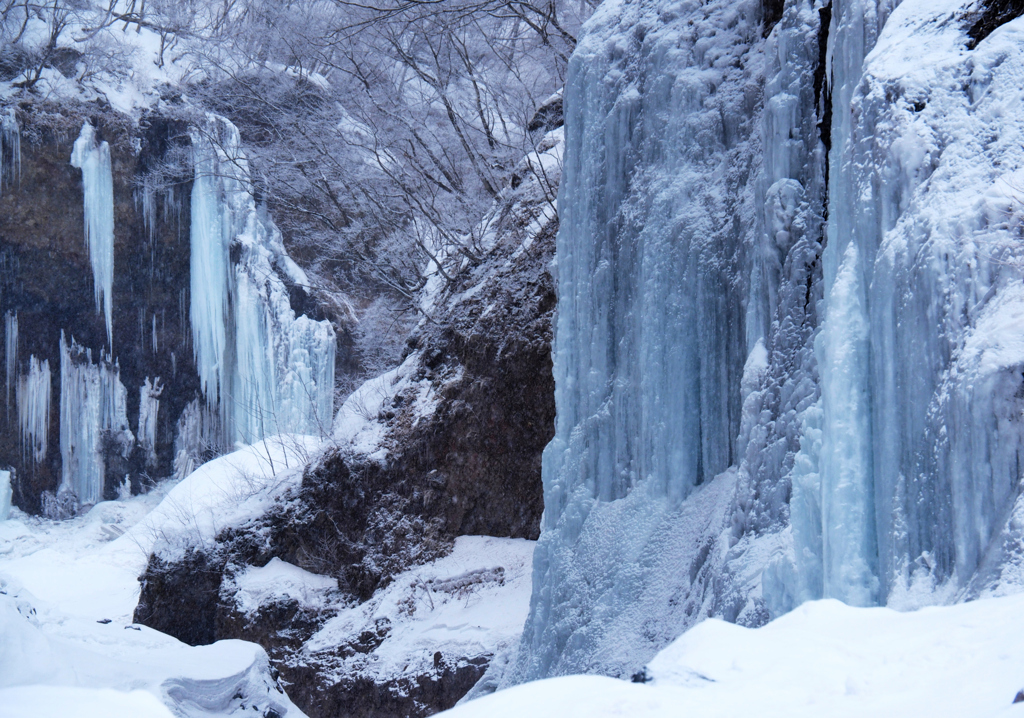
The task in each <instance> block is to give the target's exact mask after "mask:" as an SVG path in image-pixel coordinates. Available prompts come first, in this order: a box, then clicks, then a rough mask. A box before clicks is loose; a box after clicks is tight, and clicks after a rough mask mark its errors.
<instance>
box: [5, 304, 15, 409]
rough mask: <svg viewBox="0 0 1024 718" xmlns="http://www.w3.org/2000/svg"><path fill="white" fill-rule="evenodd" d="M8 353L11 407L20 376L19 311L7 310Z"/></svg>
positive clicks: (6, 355) (8, 384) (9, 403)
mask: <svg viewBox="0 0 1024 718" xmlns="http://www.w3.org/2000/svg"><path fill="white" fill-rule="evenodd" d="M5 320H6V321H5V324H6V329H7V331H6V354H5V356H4V359H5V362H6V365H5V368H6V370H7V408H8V410H10V408H11V390H12V389H16V387H15V380H16V378H17V376H18V313H17V312H7V315H6V317H5Z"/></svg>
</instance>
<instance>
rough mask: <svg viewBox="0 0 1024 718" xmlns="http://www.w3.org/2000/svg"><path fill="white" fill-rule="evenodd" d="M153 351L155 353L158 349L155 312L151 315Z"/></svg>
mask: <svg viewBox="0 0 1024 718" xmlns="http://www.w3.org/2000/svg"><path fill="white" fill-rule="evenodd" d="M152 347H153V353H154V354H156V353H157V352H158V351H159V350H160V344H159V343H158V342H157V339H156V314H154V315H153V343H152Z"/></svg>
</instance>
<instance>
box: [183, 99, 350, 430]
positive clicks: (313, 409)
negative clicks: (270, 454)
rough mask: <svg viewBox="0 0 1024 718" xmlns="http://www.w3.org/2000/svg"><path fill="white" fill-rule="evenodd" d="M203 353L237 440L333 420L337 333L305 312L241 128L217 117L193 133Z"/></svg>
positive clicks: (211, 388)
mask: <svg viewBox="0 0 1024 718" xmlns="http://www.w3.org/2000/svg"><path fill="white" fill-rule="evenodd" d="M192 146H193V156H194V165H195V180H194V183H193V189H192V234H191V248H192V249H191V251H192V260H191V261H192V265H191V269H192V275H191V289H192V291H191V311H190V319H191V324H192V339H193V351H194V354H195V358H196V365H197V367H198V372H199V377H200V382H201V385H202V390H203V394H204V396H205V398H206V401H207V403H209V404H210V405H213V406H218V407H219V416H220V419H221V422H222V424H223V427H224V429H223V431H224V437H225V439H226V440H227V441H228V442H231V443H233V442H236V441H242V442H245V443H250V442H253V441H257V440H259V439H261V438H263V437H265V436H269V435H272V434H277V433H282V432H296V433H304V434H316V435H323V434H325V433H326V432H327V431H328V430H329V427H330V423H331V420H332V418H333V393H334V357H335V336H334V330H333V328H332V327H331V326H330V323H329V322H326V321H322V322H314V321H312V320H309V319H308V318H306V317H296V316H295V313H294V311H293V310H292V308H291V305H290V302H289V299H288V291H287V288H286V287H285V285H284V282H283V281H282V280H281V278H280V277H279V276H278V273H277V267H278V266H280V265H283V266H285V267H288V268H294V270H295V271H301V270H298V269H297V267H294V262H291V260H290V259H289V258H288V257H287V254H286V253H285V250H284V246H283V244H282V240H281V234H280V232H279V231H278V229H277V227H276V226H274V224H273V222H272V221H271V220H270V219H269V218H268V217H267V216H266V214H265V212H261V211H259V210H258V209H257V207H256V203H255V200H254V199H253V195H252V188H251V182H250V179H249V170H248V162H247V160H246V158H245V155H244V153H243V152H242V150H241V148H240V140H239V136H238V130H237V129H236V128H235V127H234V125H232V124H231V123H230V122H228V121H227V120H225V119H223V118H221V117H216V116H210V117H208V119H207V121H206V123H205V124H204V125H203V126H201V127H195V128H194V129H193V131H192Z"/></svg>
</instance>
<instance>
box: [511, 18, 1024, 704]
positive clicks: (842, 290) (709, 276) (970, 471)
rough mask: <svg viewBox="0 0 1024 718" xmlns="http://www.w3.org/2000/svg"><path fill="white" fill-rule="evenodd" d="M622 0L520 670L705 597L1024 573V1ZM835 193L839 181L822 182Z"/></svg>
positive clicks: (637, 630) (580, 81) (775, 605)
mask: <svg viewBox="0 0 1024 718" xmlns="http://www.w3.org/2000/svg"><path fill="white" fill-rule="evenodd" d="M982 11H983V10H982V9H980V6H977V5H975V4H971V3H967V2H965V3H960V2H957V0H951V1H950V2H947V3H934V2H927V1H926V0H903V2H902V3H900V2H897V0H834V1H833V2H823V1H822V0H788V1H787V2H785V4H784V7H783V11H782V14H781V17H780V18H778V19H777V23H776V24H775V25H774V26H771V27H767V26H766V24H765V18H764V8H763V6H762V4H761V3H758V2H738V3H737V2H727V1H726V0H709V2H705V3H700V4H696V3H694V4H690V5H686V6H680V5H678V4H676V3H670V2H661V3H659V2H651V3H630V2H625V1H624V0H620V1H606V2H604V3H603V4H602V5H601V7H600V8H599V9H598V11H597V12H596V13H595V15H594V16H593V18H592V19H591V20H590V21H589V23H588V24H587V26H586V28H585V31H584V32H583V34H582V36H581V38H580V42H579V45H578V47H577V50H576V53H575V55H574V56H573V59H572V61H571V63H570V69H569V77H568V81H567V87H566V94H565V112H566V140H567V145H566V159H565V170H564V174H563V184H562V186H561V188H560V194H559V215H560V229H559V234H558V240H557V269H558V292H559V299H558V302H559V303H558V314H557V325H556V332H555V343H554V373H555V381H556V406H557V418H556V428H555V437H554V439H553V441H552V442H551V443H550V445H549V446H548V447H547V449H546V451H545V454H544V466H543V478H544V490H545V514H544V521H543V526H542V535H541V538H540V541H539V543H538V547H537V551H536V555H535V563H534V594H533V599H532V603H531V611H530V616H529V618H528V620H527V624H526V628H525V631H524V634H523V640H522V643H521V645H520V648H519V652H518V654H517V658H516V661H515V662H514V664H513V665H512V667H511V668H510V669H509V670H508V671H507V672H506V674H505V676H504V677H503V679H502V681H503V682H504V683H505V684H508V683H513V682H518V681H522V680H527V679H533V678H540V677H544V676H549V675H555V674H562V673H569V672H593V671H599V672H604V673H609V674H613V675H620V676H629V675H630V674H631V672H632V671H635V670H637V669H638V668H639V667H640V666H642V665H643V663H644V661H645V660H646V659H647V658H649V657H650V656H652V655H654V653H655V652H656V651H657V650H658V649H660V648H661V647H662V646H664V645H666V644H667V643H668V641H669V640H671V639H672V638H674V637H675V636H677V635H678V634H679V633H681V632H682V631H684V630H686V629H687V628H688V627H689V626H692V625H693V624H694V623H695V622H696V621H699V620H702V619H703V618H704V617H707V616H717V617H721V618H724V619H726V620H729V621H735V622H737V623H740V624H743V625H760V624H762V623H764V622H765V621H767V620H769V618H771V617H773V616H777V615H779V614H780V613H783V612H785V611H788V610H791V609H792V608H793V607H795V606H796V605H797V604H799V603H800V602H802V601H805V600H808V599H814V598H821V597H834V598H839V599H841V600H843V601H845V602H847V603H851V604H855V605H875V604H888V605H891V606H896V607H900V608H909V607H914V606H919V605H922V604H927V603H937V602H948V601H952V600H957V599H961V598H964V597H971V596H978V595H986V594H991V593H999V592H1006V591H1012V590H1022V589H1024V571H1022V570H1021V569H1020V566H1021V565H1024V560H1022V558H1021V557H1022V555H1024V528H1022V527H1024V518H1022V517H1024V499H1018V497H1019V495H1020V493H1021V478H1022V476H1021V470H1020V466H1021V460H1020V459H1021V451H1022V449H1024V421H1022V419H1021V417H1022V416H1024V398H1022V397H1024V378H1022V377H1024V338H1022V336H1024V335H1022V333H1021V327H1022V326H1024V284H1022V281H1021V279H1022V276H1024V250H1022V249H1021V246H1022V245H1021V242H1020V236H1021V234H1020V233H1021V228H1022V227H1024V189H1022V188H1024V128H1022V126H1021V124H1020V123H1019V122H1016V121H1014V120H1011V119H1009V118H1018V117H1024V95H1022V94H1021V92H1020V87H1022V86H1024V84H1022V83H1024V54H1022V53H1021V52H1020V49H1021V47H1024V18H1018V19H1015V20H1009V21H1006V22H1005V23H1004V24H1003V25H1001V26H998V27H996V28H995V30H994V31H992V32H991V34H990V35H988V36H987V37H985V38H984V39H981V40H980V42H977V44H976V46H975V44H974V39H972V38H973V36H969V33H970V32H971V27H972V25H971V23H972V22H975V21H976V18H977V17H978V16H979V15H978V13H980V12H982ZM826 210H827V211H826Z"/></svg>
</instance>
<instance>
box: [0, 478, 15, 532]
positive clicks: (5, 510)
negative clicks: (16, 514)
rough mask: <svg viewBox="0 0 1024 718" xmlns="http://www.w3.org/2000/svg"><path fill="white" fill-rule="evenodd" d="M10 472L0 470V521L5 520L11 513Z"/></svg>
mask: <svg viewBox="0 0 1024 718" xmlns="http://www.w3.org/2000/svg"><path fill="white" fill-rule="evenodd" d="M13 496H14V491H13V490H12V489H11V472H10V471H2V470H0V521H6V520H7V519H8V518H10V515H11V498H12V497H13Z"/></svg>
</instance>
